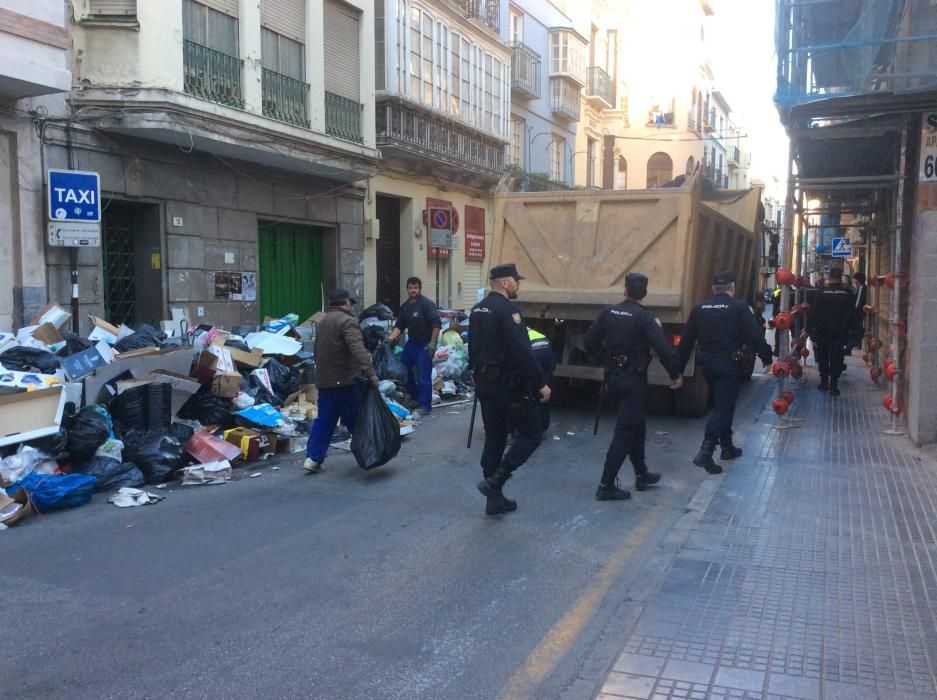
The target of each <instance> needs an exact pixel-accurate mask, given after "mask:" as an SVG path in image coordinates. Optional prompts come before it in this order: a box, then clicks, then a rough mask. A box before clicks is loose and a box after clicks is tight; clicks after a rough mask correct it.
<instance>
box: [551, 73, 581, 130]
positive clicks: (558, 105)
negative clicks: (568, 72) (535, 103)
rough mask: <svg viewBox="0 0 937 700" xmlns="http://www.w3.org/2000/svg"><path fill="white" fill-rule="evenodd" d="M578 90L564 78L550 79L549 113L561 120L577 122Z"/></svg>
mask: <svg viewBox="0 0 937 700" xmlns="http://www.w3.org/2000/svg"><path fill="white" fill-rule="evenodd" d="M579 102H580V88H579V86H578V85H576V83H574V82H573V81H571V80H568V79H566V78H562V77H561V78H550V111H551V112H553V113H554V114H556V115H557V116H558V117H560V118H561V119H567V120H569V121H573V122H574V121H578V120H579Z"/></svg>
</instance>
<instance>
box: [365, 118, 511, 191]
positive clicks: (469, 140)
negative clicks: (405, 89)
mask: <svg viewBox="0 0 937 700" xmlns="http://www.w3.org/2000/svg"><path fill="white" fill-rule="evenodd" d="M377 140H378V146H381V145H382V144H387V145H401V144H403V145H404V146H405V148H406V150H407V151H409V152H411V153H417V154H420V155H422V156H424V157H426V158H431V159H436V160H439V161H442V162H445V163H449V164H452V165H457V166H459V167H462V168H467V169H470V170H474V171H476V172H482V173H484V174H487V175H492V176H499V175H500V173H501V172H502V171H503V170H504V163H505V155H506V154H505V151H506V149H505V145H504V143H503V142H501V141H499V140H498V139H495V138H490V137H487V136H486V135H485V134H484V133H483V132H480V131H476V130H475V129H471V128H469V127H467V126H463V125H461V124H459V123H458V122H456V121H454V120H451V119H445V118H440V117H439V115H438V114H437V115H433V114H429V113H424V112H422V111H420V110H417V109H414V108H412V107H410V106H408V105H406V104H404V103H401V102H396V101H393V102H385V103H383V104H379V105H378V110H377Z"/></svg>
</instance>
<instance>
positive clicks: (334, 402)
mask: <svg viewBox="0 0 937 700" xmlns="http://www.w3.org/2000/svg"><path fill="white" fill-rule="evenodd" d="M316 405H317V406H318V407H319V415H318V416H317V417H316V419H315V420H314V421H313V422H312V428H310V430H309V442H307V443H306V457H308V458H309V459H313V460H315V461H316V462H324V461H325V453H326V452H328V449H329V443H330V442H331V441H332V433H334V432H335V425H336V424H337V423H338V419H339V418H341V419H342V423H344V424H345V427H346V428H348V432H349V433H354V432H355V420H356V419H357V418H358V408H359V407H360V406H361V390H360V389H359V388H358V386H357V385H356V384H352V385H350V386H340V387H338V388H337V389H319V400H318V402H317V404H316Z"/></svg>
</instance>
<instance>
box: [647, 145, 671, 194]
mask: <svg viewBox="0 0 937 700" xmlns="http://www.w3.org/2000/svg"><path fill="white" fill-rule="evenodd" d="M671 180H673V161H672V160H671V159H670V156H668V155H667V154H666V153H663V152H661V151H658V152H657V153H655V154H654V155H652V156H651V157H650V158H648V160H647V186H648V189H650V188H652V187H660V186H661V185H663V184H664V183H665V182H670V181H671Z"/></svg>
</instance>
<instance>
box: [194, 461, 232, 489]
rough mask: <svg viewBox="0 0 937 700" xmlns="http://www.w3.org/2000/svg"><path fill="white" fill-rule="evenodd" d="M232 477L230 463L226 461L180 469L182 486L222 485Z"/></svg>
mask: <svg viewBox="0 0 937 700" xmlns="http://www.w3.org/2000/svg"><path fill="white" fill-rule="evenodd" d="M232 476H234V473H233V471H232V469H231V462H229V461H228V460H226V459H224V460H221V461H220V462H208V463H207V464H196V465H194V466H191V467H185V468H183V469H182V485H183V486H191V485H194V484H223V483H224V482H226V481H228V480H230V479H231V477H232Z"/></svg>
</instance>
